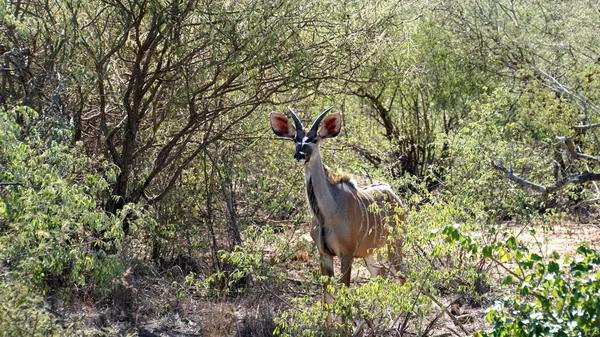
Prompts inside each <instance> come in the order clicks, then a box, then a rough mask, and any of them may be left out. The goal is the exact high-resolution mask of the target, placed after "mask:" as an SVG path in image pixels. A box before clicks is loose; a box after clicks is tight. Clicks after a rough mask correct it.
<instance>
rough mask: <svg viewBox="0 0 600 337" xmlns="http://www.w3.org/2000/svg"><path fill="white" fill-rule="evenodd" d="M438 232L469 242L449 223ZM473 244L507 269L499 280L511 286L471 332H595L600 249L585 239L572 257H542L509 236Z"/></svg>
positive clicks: (599, 327) (599, 324) (599, 328)
mask: <svg viewBox="0 0 600 337" xmlns="http://www.w3.org/2000/svg"><path fill="white" fill-rule="evenodd" d="M442 233H443V235H445V236H446V238H447V240H449V241H459V242H465V243H467V242H470V243H472V242H473V241H472V240H471V239H470V237H469V236H467V235H463V234H462V233H460V231H459V230H458V228H456V227H454V226H448V227H446V228H444V230H443V231H442ZM471 247H473V246H472V245H471ZM475 248H476V249H478V254H480V255H481V256H483V257H484V258H485V259H488V260H489V261H491V262H492V263H494V264H496V265H497V266H498V267H500V269H502V270H504V271H506V273H507V276H506V277H505V278H504V280H503V281H502V285H503V286H515V289H514V291H511V293H510V294H509V295H506V296H505V297H504V298H503V299H501V300H498V301H496V302H495V303H494V304H493V305H492V306H490V307H489V308H488V310H487V313H486V319H487V321H488V322H489V323H491V324H492V328H491V329H490V330H488V331H484V332H478V333H475V334H474V336H478V337H488V336H565V337H566V336H569V337H571V336H598V335H600V319H599V312H600V271H599V270H600V268H599V267H600V253H598V252H597V251H595V250H594V249H591V248H590V247H589V246H587V245H585V244H584V245H581V246H580V247H579V248H578V249H577V255H576V256H575V257H571V256H569V255H568V254H567V255H565V256H564V257H561V256H560V255H559V254H558V253H556V252H554V253H552V254H551V255H550V256H548V257H542V256H541V255H539V254H536V253H531V252H529V251H528V250H527V248H526V247H525V246H524V245H522V244H521V243H520V242H519V240H518V239H517V238H516V237H515V236H512V235H511V236H508V237H507V239H506V240H505V241H504V242H496V243H493V244H490V245H481V246H477V247H475Z"/></svg>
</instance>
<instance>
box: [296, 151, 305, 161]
mask: <svg viewBox="0 0 600 337" xmlns="http://www.w3.org/2000/svg"><path fill="white" fill-rule="evenodd" d="M294 159H296V161H301V160H305V159H306V157H305V153H304V152H302V151H298V152H296V154H295V155H294Z"/></svg>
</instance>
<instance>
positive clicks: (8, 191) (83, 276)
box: [0, 107, 124, 294]
mask: <svg viewBox="0 0 600 337" xmlns="http://www.w3.org/2000/svg"><path fill="white" fill-rule="evenodd" d="M44 123H45V122H44V120H43V118H38V117H37V114H36V113H35V111H32V110H31V109H27V108H23V107H21V108H16V109H12V110H2V109H0V163H1V166H0V182H3V183H4V186H2V187H0V224H1V225H0V259H1V260H0V267H1V268H5V269H6V270H7V271H8V272H10V273H12V274H14V276H15V278H16V279H17V281H18V282H21V283H23V284H24V285H25V286H26V287H29V288H28V289H29V290H28V291H39V292H41V293H42V294H48V292H56V291H60V290H62V289H66V290H67V291H66V292H65V294H68V293H69V290H70V289H71V287H73V286H74V285H76V286H78V287H79V288H80V289H81V288H82V287H88V288H87V289H89V290H91V291H96V290H99V289H106V288H108V287H110V286H111V282H112V280H113V279H114V278H115V277H116V276H118V275H120V274H122V272H123V270H124V267H123V262H122V259H121V256H119V255H108V254H106V253H105V251H107V250H108V249H110V245H113V244H114V245H116V248H117V249H118V248H119V245H120V239H121V238H122V235H123V234H122V230H121V221H120V219H119V216H111V215H109V214H107V213H106V212H104V211H103V209H102V207H101V204H100V201H99V200H100V198H99V196H101V195H102V194H103V193H106V191H107V190H108V186H109V185H108V181H107V180H106V179H105V178H104V177H106V176H108V177H110V176H111V175H114V170H113V169H112V167H111V166H109V165H106V164H102V163H99V162H98V161H96V160H94V159H93V158H89V157H88V156H86V155H85V154H82V152H83V151H82V148H81V147H80V146H77V145H76V146H72V145H71V144H70V143H69V142H68V141H67V139H68V131H67V130H64V129H63V128H60V127H51V130H50V131H49V132H48V135H40V134H39V131H35V130H40V129H43V127H41V126H44V125H47V124H44ZM51 125H52V124H51ZM48 139H49V140H48ZM7 183H8V184H7ZM99 233H102V236H103V237H104V238H105V239H107V240H106V241H105V242H104V241H98V237H99ZM109 240H110V241H109ZM94 245H97V246H100V245H101V247H100V248H102V249H93V248H92V247H94Z"/></svg>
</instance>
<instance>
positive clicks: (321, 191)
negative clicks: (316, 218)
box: [304, 147, 336, 213]
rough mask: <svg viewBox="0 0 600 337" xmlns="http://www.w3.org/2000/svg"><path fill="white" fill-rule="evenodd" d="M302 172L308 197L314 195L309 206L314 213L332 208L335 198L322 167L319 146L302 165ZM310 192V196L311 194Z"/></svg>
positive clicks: (333, 207)
mask: <svg viewBox="0 0 600 337" xmlns="http://www.w3.org/2000/svg"><path fill="white" fill-rule="evenodd" d="M304 174H305V176H306V188H307V192H308V194H309V196H308V197H309V199H310V198H311V197H314V199H315V200H314V201H313V202H314V203H315V204H314V205H313V204H312V202H311V205H310V206H311V208H312V211H313V212H314V213H317V212H318V213H322V212H323V211H331V210H334V209H335V208H336V207H335V199H334V197H333V194H332V191H331V183H330V182H329V180H328V179H327V173H326V172H325V168H324V167H323V161H322V160H321V154H320V152H319V148H318V147H316V148H315V149H314V151H313V153H312V155H311V158H310V160H309V161H308V163H306V164H305V165H304ZM311 194H312V196H311ZM309 201H311V200H309Z"/></svg>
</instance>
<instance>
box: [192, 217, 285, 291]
mask: <svg viewBox="0 0 600 337" xmlns="http://www.w3.org/2000/svg"><path fill="white" fill-rule="evenodd" d="M243 234H244V237H245V239H246V240H247V242H251V243H252V244H247V245H244V246H237V247H236V248H234V250H233V251H231V252H228V251H224V250H221V251H219V258H220V260H221V262H222V263H221V265H222V270H220V271H218V272H216V273H213V274H212V275H210V276H209V277H208V278H206V279H205V280H204V283H203V287H204V291H203V294H204V295H212V296H214V295H217V296H232V295H239V294H243V293H244V292H245V291H246V290H247V289H248V288H256V287H258V284H260V283H261V282H265V281H270V282H273V281H277V278H279V277H281V273H280V271H277V270H276V266H277V265H278V264H279V263H280V262H281V259H282V257H281V256H278V255H277V254H275V255H271V254H268V251H269V250H270V251H274V252H277V251H286V250H289V247H287V243H286V242H284V241H283V240H282V239H281V238H280V237H278V236H277V235H275V233H274V232H273V229H272V228H271V227H264V228H259V227H257V226H251V227H248V228H247V229H246V230H245V231H244V233H243Z"/></svg>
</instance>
